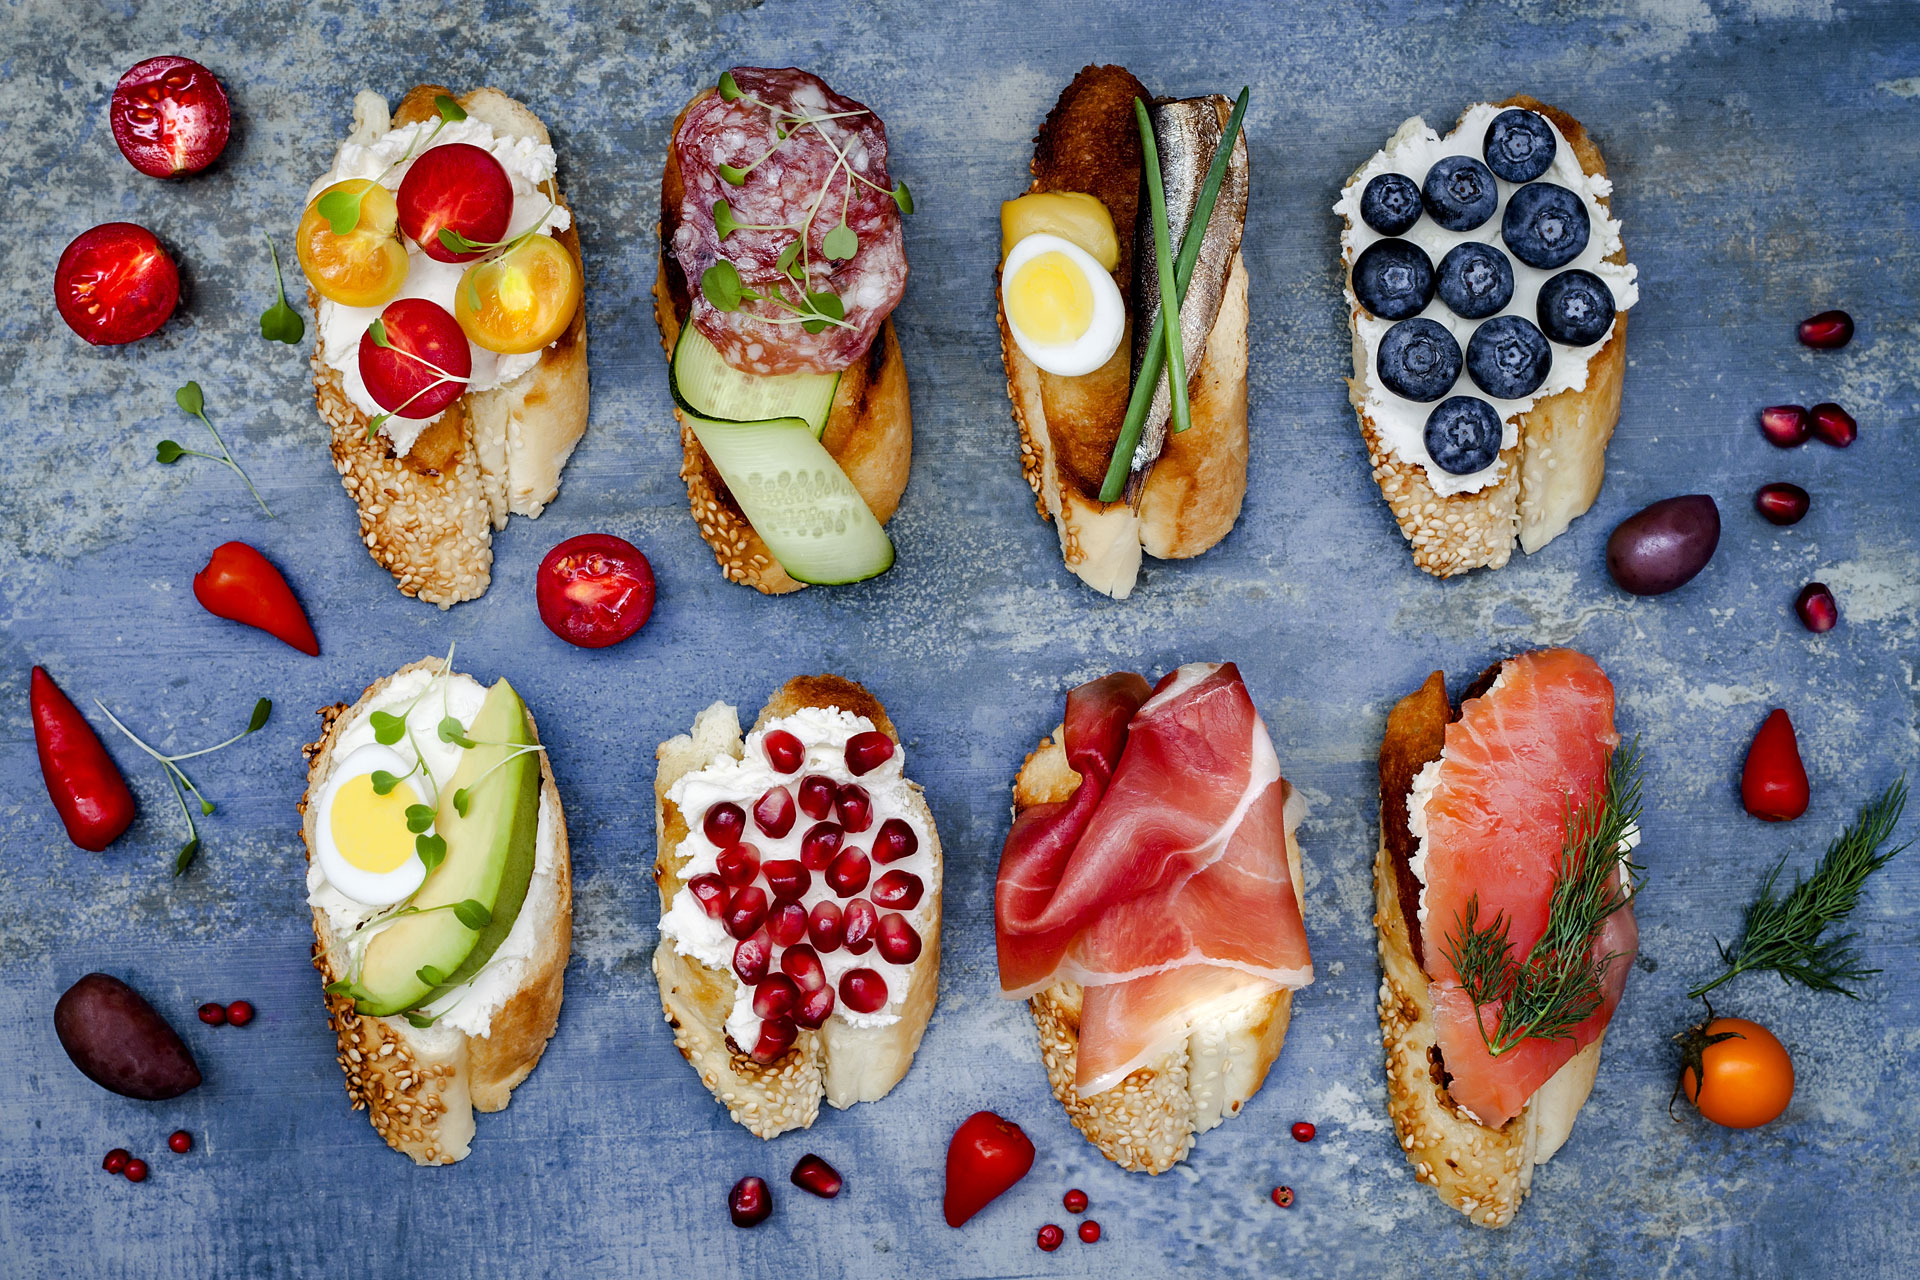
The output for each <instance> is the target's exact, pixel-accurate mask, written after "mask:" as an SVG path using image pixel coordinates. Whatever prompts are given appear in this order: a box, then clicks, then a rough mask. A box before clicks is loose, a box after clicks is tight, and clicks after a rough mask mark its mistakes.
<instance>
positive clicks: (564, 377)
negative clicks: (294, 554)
mask: <svg viewBox="0 0 1920 1280" xmlns="http://www.w3.org/2000/svg"><path fill="white" fill-rule="evenodd" d="M451 92H452V91H451V90H449V89H447V88H446V87H444V86H442V85H431V84H423V85H416V86H414V88H413V89H411V90H409V91H408V93H407V96H406V97H405V98H403V99H402V100H401V102H400V107H399V109H398V110H397V111H395V112H394V113H393V114H392V117H391V118H389V117H388V115H387V104H386V101H385V99H383V98H381V97H380V95H379V94H377V93H371V92H364V91H363V92H362V93H361V94H360V95H359V96H358V97H356V98H355V99H354V104H353V107H354V126H353V135H352V136H353V138H354V139H356V140H359V141H371V140H373V139H374V138H377V137H379V136H380V135H381V134H383V133H386V132H387V131H388V130H389V129H392V128H395V127H398V126H402V125H408V124H414V123H417V122H419V121H421V120H427V119H431V118H432V117H433V115H434V106H433V100H434V98H435V97H436V96H438V95H440V94H450V93H451ZM457 100H458V101H459V103H460V105H461V106H462V107H464V108H465V109H466V111H467V114H468V115H470V116H473V117H474V118H475V119H477V120H481V121H484V122H485V123H486V124H487V125H488V126H490V127H491V128H492V129H493V131H494V132H495V133H497V134H500V135H502V136H504V137H513V138H533V139H535V140H536V141H538V142H541V143H547V144H551V142H552V141H553V140H552V138H551V137H550V136H549V135H548V133H547V128H546V126H545V125H543V124H542V123H540V120H539V119H538V118H537V117H536V116H535V115H534V114H533V113H532V112H531V111H529V110H528V109H527V108H526V107H525V106H523V105H522V104H520V103H519V102H516V101H515V100H514V99H512V98H509V97H508V96H507V95H506V94H504V93H501V92H500V91H499V90H498V89H475V90H473V91H472V92H470V93H467V94H465V95H461V96H460V97H458V99H457ZM553 187H554V194H555V198H556V203H558V204H559V205H560V206H561V207H562V208H566V209H569V211H570V210H571V206H569V205H568V204H567V202H566V200H565V198H564V197H561V196H559V193H558V192H559V188H558V184H557V183H555V184H553ZM554 239H556V240H558V241H559V242H560V243H561V244H562V245H565V246H566V249H567V252H568V253H570V254H572V255H573V260H574V265H575V266H577V267H579V268H580V274H581V279H582V280H583V281H584V280H585V279H586V268H585V264H584V263H583V262H582V261H581V258H580V234H579V228H578V224H577V222H576V224H575V225H572V226H569V227H568V228H567V229H566V230H565V231H562V232H560V233H559V234H558V235H556V236H555V237H554ZM307 304H308V306H309V307H311V308H313V309H314V311H315V312H316V314H317V313H318V310H319V305H320V299H319V295H318V294H316V293H315V292H314V291H313V290H312V289H308V290H307ZM311 364H312V366H313V391H314V401H315V403H316V405H317V406H318V408H319V411H320V419H321V421H323V422H325V423H326V424H327V427H328V429H329V431H330V432H331V434H332V445H331V448H332V453H333V465H334V469H335V470H337V471H338V472H339V473H340V482H341V483H342V484H343V485H345V486H346V490H347V492H348V493H350V494H352V495H353V499H354V501H355V502H356V503H358V504H359V507H360V540H361V541H362V542H364V543H365V544H366V546H367V550H368V551H369V552H371V553H372V555H373V558H374V560H375V561H376V562H378V563H379V564H380V566H381V567H382V568H384V569H386V570H387V571H389V572H390V573H392V574H393V576H394V580H395V582H396V583H398V584H399V587H400V591H401V594H403V595H409V596H418V597H419V598H420V599H422V600H425V601H426V602H427V603H429V604H437V605H439V606H440V607H441V608H442V609H445V608H448V607H450V606H452V605H455V604H458V603H459V602H461V601H462V600H473V599H477V598H478V597H480V596H481V595H483V594H485V592H486V589H487V585H488V583H489V582H491V581H492V576H493V531H494V530H495V529H504V528H506V527H507V516H508V515H509V514H510V513H511V514H514V515H523V516H529V517H537V516H538V515H539V514H540V513H541V512H542V511H544V510H545V509H546V505H547V503H549V502H551V501H553V498H554V495H555V494H557V493H558V492H559V491H560V472H561V470H562V469H563V468H564V467H565V466H566V465H567V459H568V458H569V457H571V456H572V454H573V449H574V446H575V445H577V444H578V443H579V442H580V437H581V436H582V435H583V434H584V433H585V432H586V429H587V308H586V305H585V304H584V303H582V305H581V307H580V309H579V310H578V311H577V312H575V314H574V317H573V323H572V324H571V325H569V326H568V328H567V331H566V332H565V333H563V334H561V335H560V339H559V341H557V342H556V343H554V344H553V345H552V346H550V347H548V348H547V349H546V350H545V351H543V352H542V353H541V355H540V363H539V364H537V365H535V366H534V367H533V368H532V369H529V370H528V371H527V372H526V373H524V374H522V375H521V376H520V377H518V378H515V379H514V380H513V381H512V382H509V383H506V384H504V385H502V386H499V387H495V388H494V389H493V390H491V391H475V392H469V393H468V394H466V395H463V396H461V397H460V398H459V399H458V400H456V401H454V402H453V404H452V405H450V406H449V407H448V408H447V411H446V413H444V414H443V415H441V417H440V418H439V419H437V420H436V421H435V422H434V423H433V425H432V426H430V427H428V428H427V429H426V430H424V431H422V432H421V433H420V438H419V439H417V440H415V441H414V442H413V447H412V448H411V449H409V450H408V451H407V454H406V456H405V457H396V456H395V455H394V452H393V449H392V447H391V445H390V444H389V443H388V441H387V438H386V437H385V436H376V437H375V438H374V439H372V440H368V439H367V415H366V414H365V413H362V412H361V411H360V409H359V408H357V407H356V406H355V405H354V404H353V402H352V401H351V400H349V399H347V396H346V392H345V391H344V389H343V388H342V385H341V376H340V374H339V373H338V372H336V371H335V370H333V369H330V368H328V367H327V365H326V352H325V350H324V348H323V345H322V339H321V338H320V336H319V334H318V332H317V330H316V333H315V338H314V349H313V357H312V360H311Z"/></svg>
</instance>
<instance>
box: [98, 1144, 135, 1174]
mask: <svg viewBox="0 0 1920 1280" xmlns="http://www.w3.org/2000/svg"><path fill="white" fill-rule="evenodd" d="M132 1159H133V1152H131V1151H129V1150H127V1149H126V1148H125V1147H115V1148H114V1149H113V1150H111V1151H109V1152H107V1158H106V1159H105V1160H102V1161H101V1162H100V1167H101V1168H102V1169H105V1170H106V1171H107V1172H108V1173H114V1174H119V1173H125V1172H126V1171H127V1162H128V1161H129V1160H132Z"/></svg>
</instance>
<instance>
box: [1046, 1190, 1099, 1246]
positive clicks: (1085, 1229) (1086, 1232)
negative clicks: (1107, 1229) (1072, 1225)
mask: <svg viewBox="0 0 1920 1280" xmlns="http://www.w3.org/2000/svg"><path fill="white" fill-rule="evenodd" d="M1060 1203H1061V1205H1062V1206H1063V1207H1065V1209H1066V1211H1067V1212H1068V1213H1085V1212H1086V1211H1087V1193H1086V1192H1084V1191H1082V1190H1081V1189H1080V1188H1078V1187H1074V1188H1073V1189H1072V1190H1070V1191H1068V1192H1067V1194H1065V1195H1063V1196H1061V1197H1060ZM1075 1234H1077V1235H1078V1236H1079V1237H1080V1240H1081V1242H1082V1243H1084V1244H1094V1243H1096V1242H1098V1241H1099V1239H1100V1224H1099V1223H1097V1222H1095V1221H1094V1220H1093V1219H1092V1218H1088V1219H1087V1220H1086V1221H1085V1222H1083V1223H1081V1224H1080V1225H1079V1227H1078V1228H1076V1229H1075ZM1066 1238H1067V1233H1066V1232H1064V1231H1062V1230H1061V1229H1060V1228H1059V1227H1058V1226H1057V1225H1056V1224H1054V1223H1051V1222H1049V1223H1047V1224H1046V1225H1045V1226H1043V1227H1041V1228H1040V1234H1039V1236H1038V1238H1036V1239H1035V1241H1034V1243H1035V1244H1037V1245H1039V1246H1040V1248H1041V1250H1042V1251H1043V1252H1046V1253H1052V1252H1053V1251H1054V1250H1055V1249H1058V1248H1059V1247H1060V1246H1061V1244H1062V1243H1063V1242H1065V1240H1066Z"/></svg>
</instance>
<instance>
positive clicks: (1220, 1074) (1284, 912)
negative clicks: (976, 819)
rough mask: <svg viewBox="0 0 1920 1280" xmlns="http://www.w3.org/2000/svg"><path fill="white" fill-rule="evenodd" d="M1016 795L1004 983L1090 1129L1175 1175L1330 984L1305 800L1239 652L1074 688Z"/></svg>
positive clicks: (1128, 1161)
mask: <svg viewBox="0 0 1920 1280" xmlns="http://www.w3.org/2000/svg"><path fill="white" fill-rule="evenodd" d="M1013 796H1014V820H1013V827H1012V830H1010V831H1009V832H1008V834H1007V842H1006V846H1005V848H1004V849H1003V850H1002V851H1001V855H1000V872H999V877H998V880H997V882H996V884H995V887H994V922H995V940H996V943H997V947H998V952H999V964H1000V988H1001V993H1002V994H1003V995H1005V996H1007V997H1008V998H1010V999H1025V1000H1027V1002H1028V1005H1029V1007H1030V1008H1031V1009H1032V1011H1033V1020H1034V1025H1035V1026H1036V1028H1037V1029H1038V1031H1039V1034H1040V1054H1041V1058H1042V1059H1043V1060H1044V1062H1045V1063H1046V1068H1047V1080H1048V1083H1049V1084H1050V1085H1051V1086H1052V1088H1053V1092H1054V1096H1055V1097H1057V1098H1059V1099H1060V1103H1061V1105H1062V1106H1064V1107H1065V1108H1066V1109H1067V1115H1068V1117H1069V1118H1070V1119H1071V1120H1072V1121H1073V1123H1074V1125H1075V1127H1076V1128H1078V1129H1079V1130H1080V1131H1081V1132H1082V1133H1083V1134H1085V1135H1086V1137H1087V1140H1088V1141H1090V1142H1092V1143H1093V1144H1094V1145H1095V1146H1096V1147H1098V1148H1099V1149H1100V1151H1101V1152H1102V1153H1103V1154H1104V1155H1105V1156H1106V1157H1107V1158H1108V1159H1109V1160H1112V1161H1113V1162H1114V1163H1116V1164H1118V1165H1120V1166H1122V1167H1123V1168H1126V1169H1132V1170H1145V1171H1146V1172H1148V1173H1162V1172H1165V1171H1166V1170H1168V1169H1170V1168H1172V1167H1173V1166H1174V1165H1175V1164H1177V1163H1179V1161H1180V1160H1181V1159H1182V1158H1184V1157H1185V1155H1186V1154H1187V1151H1188V1150H1189V1149H1190V1148H1191V1147H1192V1145H1193V1141H1194V1139H1195V1137H1196V1136H1198V1135H1199V1134H1201V1133H1204V1132H1206V1131H1207V1130H1208V1129H1211V1128H1213V1127H1214V1126H1215V1125H1218V1124H1219V1123H1220V1122H1221V1121H1223V1120H1225V1119H1227V1118H1228V1117H1229V1116H1234V1115H1238V1114H1239V1112H1240V1108H1241V1107H1242V1105H1243V1104H1245V1102H1246V1101H1247V1100H1248V1099H1249V1098H1251V1097H1252V1096H1253V1095H1254V1094H1255V1093H1256V1092H1257V1091H1258V1090H1259V1088H1260V1085H1261V1084H1262V1082H1264V1081H1265V1079H1266V1076H1267V1071H1268V1069H1269V1068H1270V1067H1272V1065H1273V1062H1274V1060H1275V1059H1276V1058H1277V1057H1278V1056H1279V1054H1280V1047H1281V1044H1282V1043H1283V1042H1284V1041H1285V1039H1286V1034H1287V1024H1288V1022H1289V1020H1290V1018H1291V1014H1292V998H1293V992H1294V991H1295V990H1297V989H1298V988H1300V987H1304V986H1306V985H1307V984H1308V983H1310V982H1312V981H1313V959H1312V956H1311V955H1310V954H1309V951H1308V948H1307V935H1306V930H1305V928H1304V926H1303V924H1302V921H1301V911H1302V908H1303V903H1304V898H1303V896H1302V893H1301V888H1300V883H1301V881H1300V877H1301V869H1300V846H1299V844H1298V843H1297V841H1296V840H1295V839H1294V829H1295V827H1296V826H1297V825H1298V822H1299V817H1300V811H1301V808H1302V806H1301V804H1300V803H1299V801H1298V797H1297V795H1296V794H1295V793H1294V792H1293V790H1292V788H1290V787H1289V786H1288V785H1287V782H1286V780H1285V779H1284V778H1282V777H1281V776H1280V761H1279V759H1278V757H1277V756H1276V755H1275V754H1274V750H1273V743H1272V741H1271V739H1269V737H1268V736H1267V729H1266V725H1265V724H1264V723H1262V721H1261V719H1260V713H1259V712H1258V711H1256V710H1255V709H1254V706H1253V700H1252V698H1251V697H1250V696H1249V695H1248V693H1247V687H1246V685H1245V684H1244V683H1243V682H1242V681H1241V679H1240V672H1239V669H1238V668H1237V667H1235V666H1234V665H1233V664H1232V663H1224V664H1221V663H1192V664H1189V665H1187V666H1183V667H1181V668H1179V669H1178V670H1176V671H1174V672H1172V673H1170V674H1168V675H1167V676H1166V678H1164V679H1163V680H1161V681H1160V684H1159V685H1158V686H1157V687H1156V688H1153V689H1149V688H1148V686H1147V682H1146V681H1145V680H1144V679H1142V678H1141V677H1140V676H1138V675H1135V674H1134V673H1132V672H1125V671H1123V672H1116V673H1114V674H1113V675H1110V676H1105V677H1102V678H1101V679H1098V680H1094V681H1091V682H1089V683H1087V684H1084V685H1081V686H1080V687H1079V688H1077V689H1074V690H1073V691H1072V692H1071V693H1069V694H1068V695H1067V707H1066V717H1065V720H1064V721H1063V723H1062V724H1061V726H1060V728H1058V729H1056V730H1055V731H1054V733H1053V736H1052V737H1050V738H1047V739H1043V740H1042V741H1041V744H1040V747H1039V749H1038V750H1036V751H1034V752H1033V754H1032V755H1030V756H1028V757H1027V760H1026V763H1025V764H1024V765H1023V766H1022V767H1021V770H1020V774H1019V777H1018V779H1017V780H1016V781H1015V783H1014V790H1013Z"/></svg>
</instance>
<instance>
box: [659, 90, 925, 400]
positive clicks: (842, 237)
mask: <svg viewBox="0 0 1920 1280" xmlns="http://www.w3.org/2000/svg"><path fill="white" fill-rule="evenodd" d="M729 74H730V75H731V78H732V84H731V85H730V86H729V91H728V92H726V93H714V94H710V95H708V96H707V97H705V98H703V99H701V100H700V101H699V102H697V103H695V104H694V105H693V106H692V107H691V108H690V109H689V110H688V111H687V114H686V118H685V119H684V120H682V121H681V123H680V128H679V129H678V130H676V131H675V133H674V136H673V151H674V156H675V159H676V160H677V161H678V163H679V166H680V176H681V181H682V182H683V183H684V184H685V189H686V194H685V195H684V196H683V197H682V201H681V206H680V222H679V226H678V227H677V228H676V229H675V231H674V233H673V253H674V257H675V258H676V259H677V260H678V262H679V264H680V269H681V271H682V272H683V273H685V275H686V279H687V284H688V286H689V288H690V290H691V292H692V294H693V310H692V321H693V323H694V324H695V325H696V326H698V327H699V329H700V332H701V333H703V334H704V335H706V337H707V339H708V340H709V341H711V342H712V343H713V345H714V346H715V348H717V349H718V350H719V352H720V356H721V358H722V359H724V360H725V361H726V362H727V363H728V364H729V365H731V366H732V367H734V368H736V369H739V370H741V371H742V372H745V373H759V374H780V373H831V372H835V371H837V370H840V369H844V368H846V367H847V366H849V365H851V364H853V363H854V362H855V361H857V360H859V359H860V358H861V357H863V356H865V355H866V353H867V349H868V348H869V347H870V346H872V345H873V340H874V337H875V336H876V335H877V334H878V333H879V332H880V325H881V322H882V321H884V320H885V319H886V318H887V315H888V313H889V312H891V311H892V310H893V309H894V307H895V306H896V305H898V304H899V302H900V297H901V295H902V294H903V293H905V292H906V287H907V254H906V244H905V238H904V236H903V235H902V232H901V227H900V209H899V206H898V205H897V204H896V203H895V201H894V197H893V194H892V192H893V180H892V178H890V177H889V176H888V174H887V130H886V126H884V125H883V124H881V123H880V118H879V117H878V116H876V115H875V114H874V113H873V112H871V111H869V110H867V109H866V108H865V107H863V106H861V105H860V104H859V103H858V102H855V101H853V100H852V99H851V98H845V97H842V96H841V95H839V94H837V93H835V92H834V91H833V90H832V89H829V88H828V87H827V85H826V82H825V81H823V80H821V79H820V78H819V77H818V76H814V75H809V74H808V73H807V72H805V71H800V70H798V69H796V68H792V67H788V68H785V69H783V70H768V69H765V68H759V67H735V68H734V69H733V70H732V72H731V73H729ZM734 87H737V88H738V90H739V95H738V96H731V89H732V88H734ZM782 134H784V135H785V136H784V137H783V136H781V135H782ZM723 169H725V170H726V171H727V172H726V173H723ZM741 171H745V178H744V180H742V181H739V182H738V183H735V182H733V181H729V177H732V178H738V177H739V176H740V173H741ZM722 201H724V202H725V204H726V213H725V215H724V216H723V217H722V218H721V221H722V222H724V223H726V224H727V225H726V226H725V228H724V229H725V230H726V232H727V234H726V235H725V236H722V235H721V230H722V228H721V227H720V226H718V225H716V221H715V216H716V215H715V208H716V206H717V205H719V204H720V203H721V202H722ZM803 227H804V228H805V231H806V234H805V237H804V241H805V244H804V249H802V248H801V247H799V246H800V245H801V242H802V234H801V229H802V228H803ZM842 227H845V228H846V230H844V231H843V230H841V228H842ZM849 236H850V237H851V239H850V238H849ZM849 247H851V256H850V257H841V256H830V253H831V254H833V255H843V254H845V253H846V252H847V251H848V249H849ZM783 254H784V257H783ZM721 262H727V263H731V264H732V265H733V267H734V269H735V270H737V271H738V273H739V280H740V284H741V286H742V294H743V296H742V299H741V301H740V303H739V305H738V306H737V307H735V308H732V309H723V307H724V304H725V302H728V301H731V298H730V297H728V296H726V294H725V292H724V291H721V294H720V299H719V301H720V303H721V305H716V300H715V299H714V298H710V297H708V296H707V291H706V290H703V288H702V287H701V279H702V277H703V275H704V274H705V273H706V272H707V270H708V269H709V268H711V267H713V266H715V265H716V264H717V263H721ZM796 275H798V276H801V277H803V278H804V280H805V287H804V289H803V288H802V285H801V283H800V280H799V279H796V278H795V276H796ZM753 294H758V295H760V296H759V297H757V298H756V297H753V296H750V295H753ZM809 294H811V295H814V296H815V297H816V298H818V299H819V302H818V304H817V305H818V308H819V309H820V310H826V311H832V310H833V309H834V303H833V302H831V301H828V300H826V299H825V298H824V297H822V296H821V295H832V297H833V298H834V299H837V300H838V309H839V310H841V311H842V312H843V313H844V314H843V317H842V319H841V321H840V322H839V323H828V324H824V325H823V324H821V322H820V320H819V318H818V316H817V315H816V314H815V313H814V311H813V309H812V304H809V303H808V301H807V295H809ZM806 320H811V321H812V325H813V327H815V328H817V329H818V330H819V332H817V333H809V332H807V326H806V325H805V324H803V323H802V322H803V321H806Z"/></svg>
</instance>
